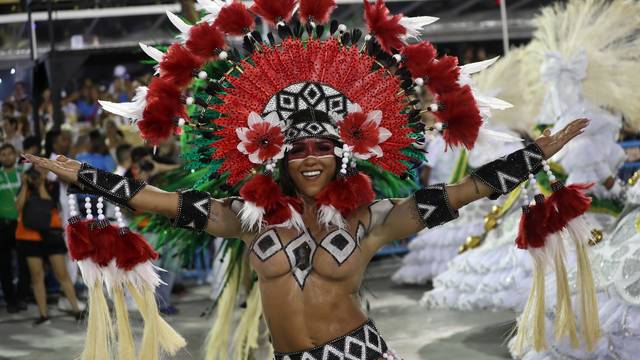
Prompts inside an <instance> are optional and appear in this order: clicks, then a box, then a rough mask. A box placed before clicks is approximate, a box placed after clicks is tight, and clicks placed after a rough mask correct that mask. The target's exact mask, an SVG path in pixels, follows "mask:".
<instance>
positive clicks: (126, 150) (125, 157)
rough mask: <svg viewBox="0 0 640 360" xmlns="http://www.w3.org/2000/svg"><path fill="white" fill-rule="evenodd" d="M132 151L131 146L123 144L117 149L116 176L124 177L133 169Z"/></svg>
mask: <svg viewBox="0 0 640 360" xmlns="http://www.w3.org/2000/svg"><path fill="white" fill-rule="evenodd" d="M131 149H132V147H131V145H129V144H121V145H118V147H117V148H116V162H117V163H118V166H117V167H116V171H114V172H115V173H116V174H118V175H120V176H124V174H125V173H126V172H127V169H129V168H130V167H131Z"/></svg>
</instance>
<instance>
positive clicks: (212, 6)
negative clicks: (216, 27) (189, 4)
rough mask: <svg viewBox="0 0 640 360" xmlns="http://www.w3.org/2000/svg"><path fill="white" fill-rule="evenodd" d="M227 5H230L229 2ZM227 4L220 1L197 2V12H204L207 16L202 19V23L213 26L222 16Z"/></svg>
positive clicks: (204, 0)
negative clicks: (221, 12) (223, 8)
mask: <svg viewBox="0 0 640 360" xmlns="http://www.w3.org/2000/svg"><path fill="white" fill-rule="evenodd" d="M227 3H230V2H229V1H227ZM224 5H225V4H224V3H223V2H222V1H220V0H196V5H195V7H196V10H197V11H204V12H205V13H206V14H205V15H204V16H203V17H202V18H201V19H200V22H205V21H206V22H208V23H210V24H213V23H214V22H215V21H216V18H217V17H218V14H220V10H222V7H223V6H224Z"/></svg>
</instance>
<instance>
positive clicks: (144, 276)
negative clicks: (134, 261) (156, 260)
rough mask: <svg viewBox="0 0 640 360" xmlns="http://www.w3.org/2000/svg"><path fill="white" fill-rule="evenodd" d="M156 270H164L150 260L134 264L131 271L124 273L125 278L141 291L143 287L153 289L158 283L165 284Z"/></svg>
mask: <svg viewBox="0 0 640 360" xmlns="http://www.w3.org/2000/svg"><path fill="white" fill-rule="evenodd" d="M158 271H166V270H164V269H161V268H159V267H157V266H155V265H153V263H152V262H151V261H145V262H143V263H141V264H138V265H136V266H135V267H134V268H133V269H132V270H131V271H129V272H127V273H126V274H127V280H128V281H129V282H130V283H131V284H133V286H135V287H136V288H137V289H138V290H140V291H142V290H143V289H144V287H151V288H152V289H155V288H157V287H158V286H160V285H166V283H165V282H164V281H162V280H161V279H160V276H159V275H158Z"/></svg>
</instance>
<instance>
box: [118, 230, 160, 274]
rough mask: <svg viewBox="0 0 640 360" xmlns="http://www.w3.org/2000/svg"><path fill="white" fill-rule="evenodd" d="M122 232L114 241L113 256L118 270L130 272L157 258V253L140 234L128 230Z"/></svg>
mask: <svg viewBox="0 0 640 360" xmlns="http://www.w3.org/2000/svg"><path fill="white" fill-rule="evenodd" d="M120 231H123V229H121V230H120ZM124 231H126V232H125V233H124V234H123V235H121V236H120V237H119V238H118V239H117V240H116V241H114V256H115V258H116V265H117V266H118V268H120V269H123V270H126V271H130V270H132V269H133V268H134V267H135V266H136V265H138V264H141V263H144V262H145V261H148V260H156V259H157V258H158V253H157V252H155V251H154V250H153V248H152V247H151V246H150V245H149V243H147V242H146V241H145V240H144V238H142V236H140V234H137V233H134V232H132V231H131V230H129V229H126V230H124Z"/></svg>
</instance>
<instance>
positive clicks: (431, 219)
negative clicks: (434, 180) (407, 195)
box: [413, 184, 459, 228]
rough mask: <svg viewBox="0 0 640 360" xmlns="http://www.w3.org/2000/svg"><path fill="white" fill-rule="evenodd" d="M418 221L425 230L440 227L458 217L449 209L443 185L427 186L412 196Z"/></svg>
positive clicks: (455, 212)
mask: <svg viewBox="0 0 640 360" xmlns="http://www.w3.org/2000/svg"><path fill="white" fill-rule="evenodd" d="M413 198H414V199H415V201H416V208H417V210H418V215H419V216H420V220H421V221H422V223H423V224H424V226H426V227H427V228H432V227H434V226H438V225H442V224H444V223H446V222H449V221H451V220H453V219H456V218H457V217H458V216H459V213H458V211H457V210H454V209H453V208H451V205H450V204H449V197H448V196H447V190H446V188H445V184H435V185H429V186H427V187H425V188H422V189H420V190H418V191H416V192H415V193H414V194H413Z"/></svg>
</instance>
